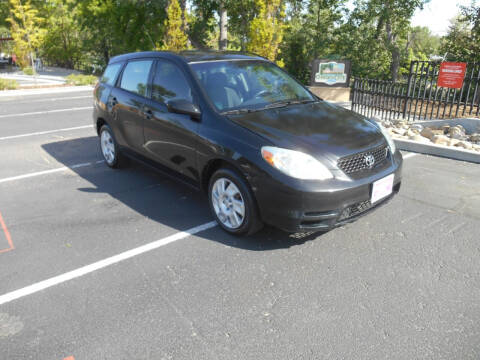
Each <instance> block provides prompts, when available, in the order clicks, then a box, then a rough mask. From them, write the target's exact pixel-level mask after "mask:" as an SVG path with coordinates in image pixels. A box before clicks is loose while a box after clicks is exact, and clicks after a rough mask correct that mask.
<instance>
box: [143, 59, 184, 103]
mask: <svg viewBox="0 0 480 360" xmlns="http://www.w3.org/2000/svg"><path fill="white" fill-rule="evenodd" d="M152 99H153V100H155V101H159V102H167V101H169V100H188V101H190V102H192V89H191V87H190V85H189V83H188V81H187V79H186V78H185V76H184V75H183V72H182V71H181V70H180V69H179V68H178V66H176V65H175V64H173V63H171V62H170V61H168V60H159V61H158V62H157V65H156V69H155V75H154V77H153V85H152Z"/></svg>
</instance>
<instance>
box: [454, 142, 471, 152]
mask: <svg viewBox="0 0 480 360" xmlns="http://www.w3.org/2000/svg"><path fill="white" fill-rule="evenodd" d="M455 146H456V147H461V148H464V149H466V150H472V149H473V145H472V144H471V143H469V142H468V141H459V142H458V143H456V144H455Z"/></svg>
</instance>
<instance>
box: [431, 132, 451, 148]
mask: <svg viewBox="0 0 480 360" xmlns="http://www.w3.org/2000/svg"><path fill="white" fill-rule="evenodd" d="M432 142H433V143H434V144H437V145H446V146H448V145H450V139H449V138H448V136H445V135H435V136H434V137H433V138H432Z"/></svg>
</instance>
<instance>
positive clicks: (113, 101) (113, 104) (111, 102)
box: [110, 97, 118, 107]
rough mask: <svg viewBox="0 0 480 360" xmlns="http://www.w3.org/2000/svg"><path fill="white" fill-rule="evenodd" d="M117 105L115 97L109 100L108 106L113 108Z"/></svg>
mask: <svg viewBox="0 0 480 360" xmlns="http://www.w3.org/2000/svg"><path fill="white" fill-rule="evenodd" d="M117 104H118V100H117V98H116V97H112V98H110V106H111V107H114V106H115V105H117Z"/></svg>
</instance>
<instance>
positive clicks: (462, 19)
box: [441, 3, 480, 62]
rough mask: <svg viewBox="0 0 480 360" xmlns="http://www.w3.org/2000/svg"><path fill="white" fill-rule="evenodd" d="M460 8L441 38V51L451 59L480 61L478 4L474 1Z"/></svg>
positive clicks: (479, 8)
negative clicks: (458, 14) (445, 33)
mask: <svg viewBox="0 0 480 360" xmlns="http://www.w3.org/2000/svg"><path fill="white" fill-rule="evenodd" d="M460 9H461V10H460V16H458V17H457V18H455V19H454V20H453V22H452V25H451V26H450V28H449V30H448V33H447V35H446V36H445V37H444V38H443V39H442V46H441V51H442V53H444V54H445V53H446V54H447V55H448V58H449V59H451V60H461V61H467V62H480V6H476V5H475V3H474V4H472V5H471V6H463V7H461V8H460Z"/></svg>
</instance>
